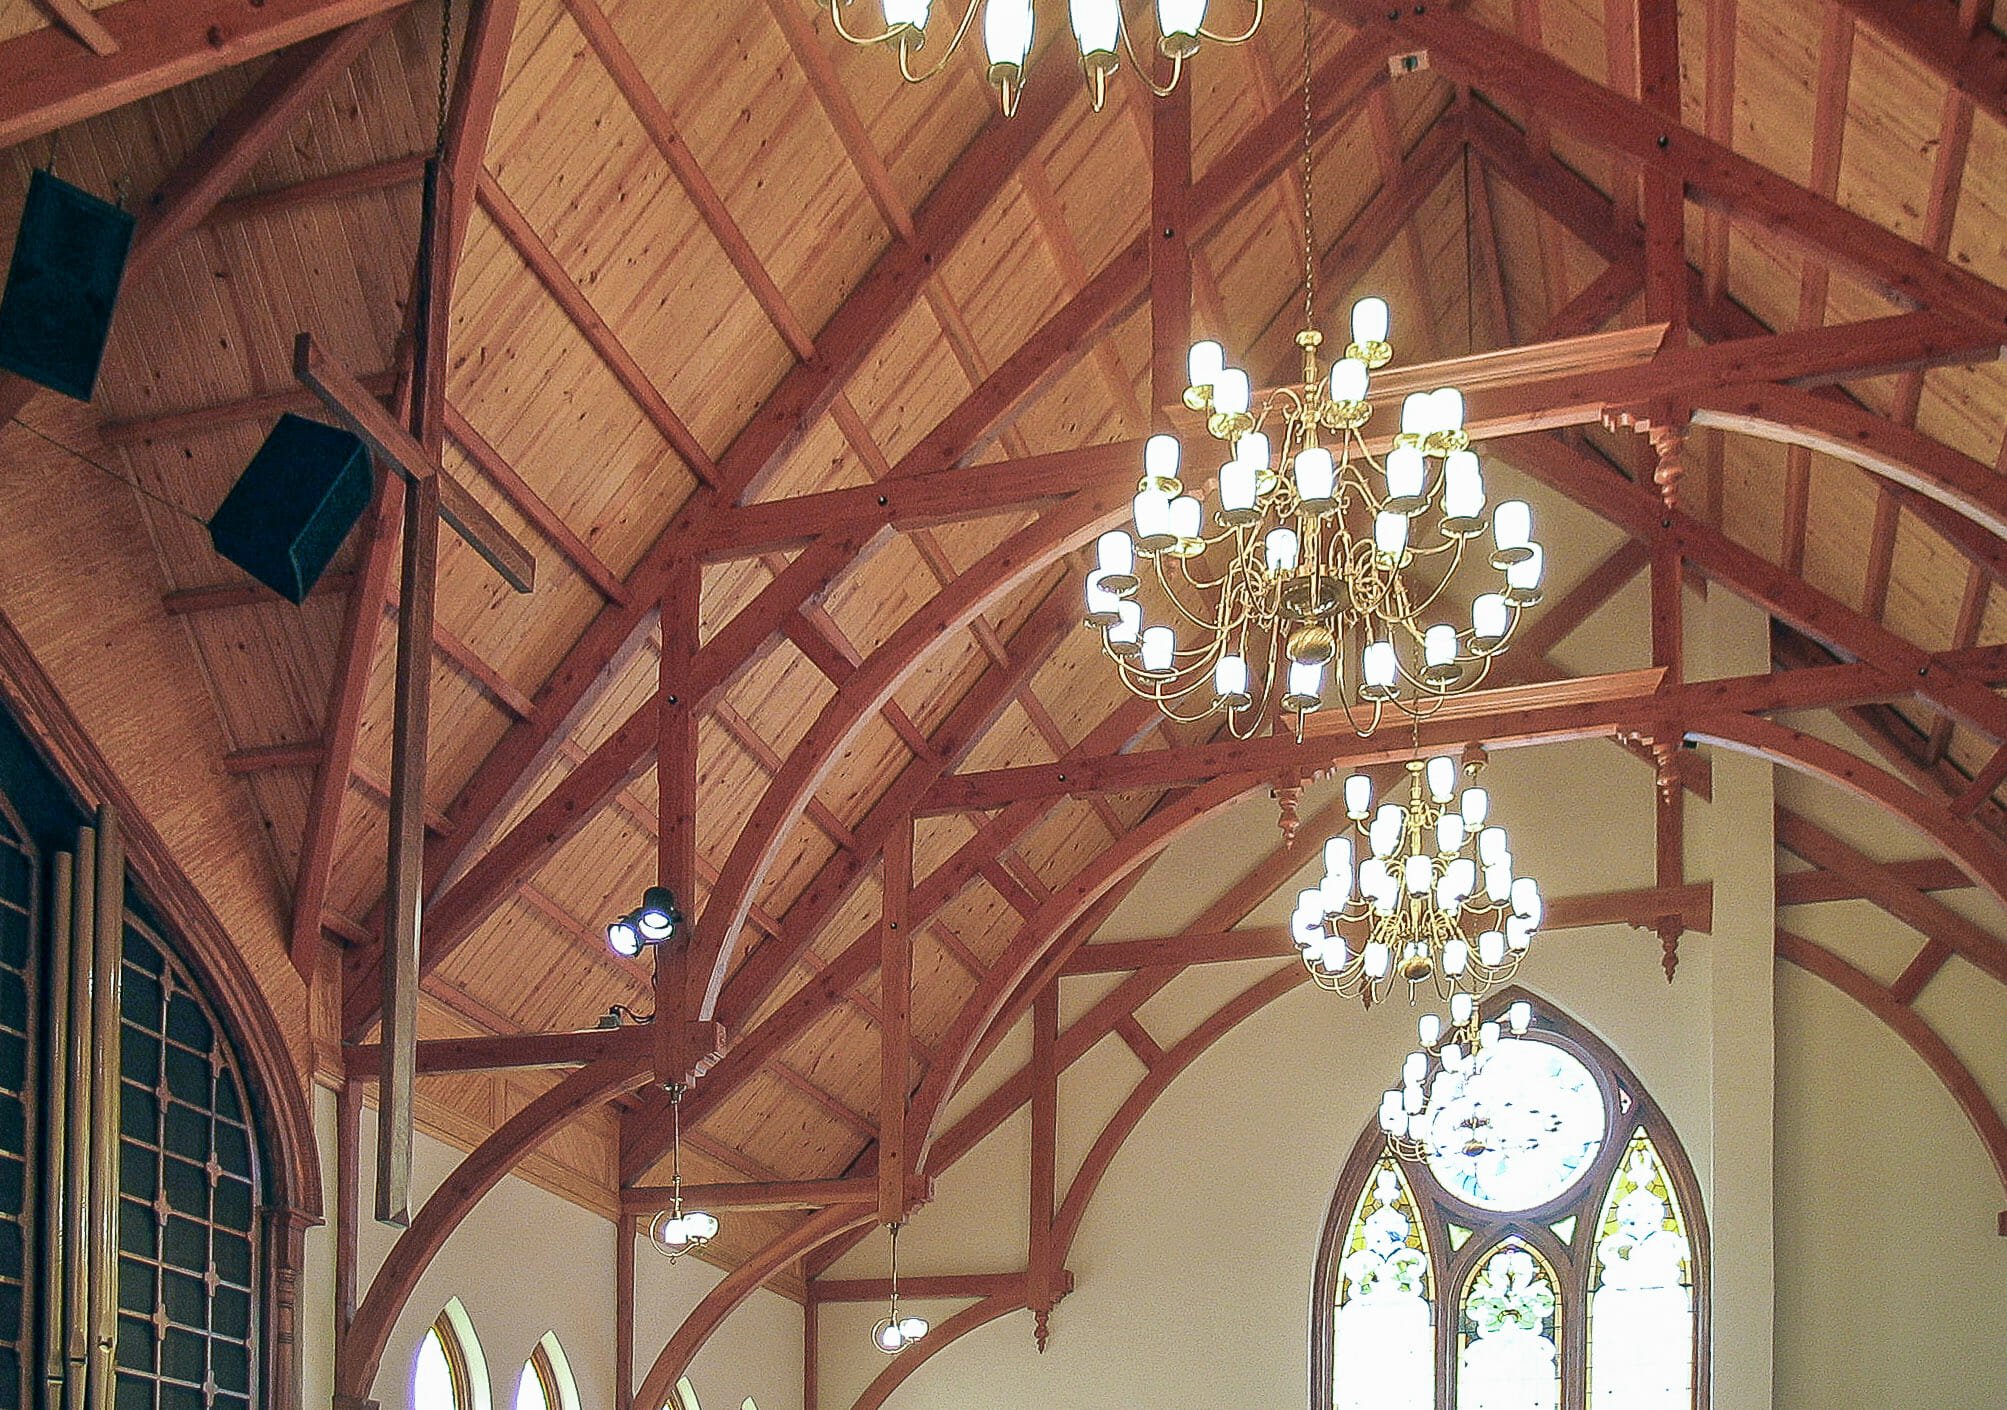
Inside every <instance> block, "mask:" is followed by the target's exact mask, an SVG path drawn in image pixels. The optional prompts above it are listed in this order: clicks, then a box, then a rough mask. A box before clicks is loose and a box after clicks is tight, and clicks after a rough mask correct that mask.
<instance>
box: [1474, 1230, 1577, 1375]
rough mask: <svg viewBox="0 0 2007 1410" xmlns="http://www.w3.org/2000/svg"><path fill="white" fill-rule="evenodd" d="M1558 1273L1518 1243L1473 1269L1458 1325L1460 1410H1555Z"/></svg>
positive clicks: (1558, 1362)
mask: <svg viewBox="0 0 2007 1410" xmlns="http://www.w3.org/2000/svg"><path fill="white" fill-rule="evenodd" d="M1559 1311H1560V1299H1559V1297H1558V1296H1557V1295H1556V1292H1555V1288H1554V1273H1553V1270H1552V1269H1550V1268H1549V1267H1548V1266H1547V1263H1546V1261H1545V1260H1544V1259H1542V1258H1541V1257H1540V1255H1539V1254H1537V1253H1535V1252H1533V1250H1532V1249H1530V1248H1527V1247H1526V1246H1525V1245H1524V1244H1521V1243H1519V1242H1518V1241H1516V1240H1512V1241H1508V1242H1506V1243H1502V1244H1500V1245H1498V1247H1496V1248H1494V1249H1493V1250H1492V1251H1491V1252H1490V1253H1488V1254H1486V1255H1485V1257H1484V1261H1483V1262H1482V1263H1480V1264H1478V1265H1477V1267H1476V1268H1474V1269H1473V1270H1472V1271H1471V1276H1470V1284H1469V1286H1468V1287H1466V1288H1465V1289H1464V1294H1463V1308H1462V1314H1461V1316H1460V1318H1459V1319H1458V1324H1457V1377H1456V1384H1457V1406H1458V1410H1555V1407H1556V1406H1558V1405H1560V1403H1561V1353H1560V1348H1559V1344H1558V1341H1557V1335H1558V1333H1559V1330H1560V1328H1559V1325H1558V1323H1557V1320H1556V1318H1557V1315H1558V1313H1559Z"/></svg>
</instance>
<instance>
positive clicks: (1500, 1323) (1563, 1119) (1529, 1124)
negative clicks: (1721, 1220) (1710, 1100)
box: [1311, 992, 1707, 1410]
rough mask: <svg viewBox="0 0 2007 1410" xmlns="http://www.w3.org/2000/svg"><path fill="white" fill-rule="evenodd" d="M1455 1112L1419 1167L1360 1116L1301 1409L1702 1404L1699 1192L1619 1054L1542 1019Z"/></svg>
mask: <svg viewBox="0 0 2007 1410" xmlns="http://www.w3.org/2000/svg"><path fill="white" fill-rule="evenodd" d="M1515 997H1518V995H1517V994H1516V993H1515V992H1507V993H1504V994H1500V995H1496V996H1494V998H1493V1001H1492V1005H1488V1006H1487V1007H1492V1006H1496V1007H1499V1008H1501V1009H1502V1008H1503V1006H1504V1005H1505V1004H1507V1003H1509V1002H1511V1000H1512V999H1513V998H1515ZM1454 1102H1455V1106H1456V1109H1455V1110H1454V1111H1446V1112H1445V1113H1444V1114H1443V1116H1442V1117H1441V1118H1440V1119H1438V1120H1437V1121H1436V1122H1434V1123H1433V1124H1432V1127H1431V1130H1430V1134H1429V1145H1428V1149H1427V1150H1426V1152H1425V1154H1424V1155H1423V1156H1422V1157H1421V1158H1419V1159H1408V1158H1406V1157H1397V1156H1395V1155H1393V1154H1392V1153H1390V1152H1389V1150H1388V1148H1387V1145H1386V1142H1385V1138H1384V1137H1383V1136H1382V1135H1381V1133H1380V1131H1379V1129H1378V1124H1377V1122H1368V1123H1367V1126H1366V1130H1365V1133H1364V1134H1363V1135H1362V1136H1361V1138H1360V1140H1359V1143H1358V1145H1357V1147H1356V1148H1355V1149H1354V1151H1353V1154H1352V1158H1351V1160H1350V1161H1349V1162H1348V1163H1347V1165H1346V1167H1345V1171H1344V1174H1343V1176H1342V1178H1341V1179H1340V1181H1339V1185H1338V1189H1337V1192H1336V1194H1335V1196H1334V1198H1333V1200H1332V1203H1331V1212H1330V1215H1329V1216H1328V1219H1327V1223H1326V1226H1325V1231H1324V1242H1323V1245H1322V1247H1321V1251H1320V1253H1319V1257H1318V1271H1317V1285H1316V1289H1317V1291H1316V1298H1317V1301H1316V1304H1315V1306H1314V1309H1313V1315H1312V1326H1313V1336H1314V1338H1315V1341H1314V1343H1313V1347H1312V1357H1311V1362H1312V1368H1313V1369H1312V1375H1313V1383H1312V1395H1311V1407H1312V1410H1706V1405H1707V1377H1706V1346H1705V1341H1706V1326H1707V1230H1706V1225H1705V1221H1704V1218H1703V1216H1702V1211H1701V1202H1700V1193H1699V1186H1698V1184H1697V1183H1696V1182H1695V1180H1694V1176H1693V1172H1692V1169H1691V1167H1690V1166H1689V1165H1688V1164H1687V1161H1686V1156H1685V1153H1684V1152H1683V1151H1682V1150H1681V1149H1680V1146H1679V1142H1678V1139H1677V1137H1676V1136H1675V1135H1674V1133H1673V1130H1672V1126H1671V1124H1670V1123H1669V1122H1668V1121H1667V1120H1666V1118H1665V1116H1664V1114H1663V1113H1662V1112H1661V1111H1660V1110H1659V1108H1658V1107H1657V1105H1656V1104H1655V1103H1653V1102H1652V1100H1651V1098H1650V1097H1649V1095H1647V1094H1646V1093H1645V1091H1644V1089H1643V1087H1642V1086H1641V1085H1640V1084H1639V1083H1638V1081H1637V1079H1636V1078H1635V1077H1634V1076H1633V1075H1632V1074H1631V1073H1630V1071H1629V1070H1628V1069H1627V1068H1626V1067H1625V1066H1624V1064H1623V1062H1622V1060H1621V1059H1619V1058H1618V1057H1617V1056H1616V1054H1614V1053H1613V1052H1611V1051H1610V1050H1609V1049H1608V1048H1607V1047H1606V1046H1604V1045H1603V1044H1602V1043H1601V1042H1599V1041H1598V1040H1597V1039H1596V1038H1595V1037H1594V1036H1592V1035H1590V1034H1588V1033H1586V1032H1584V1031H1583V1030H1581V1029H1578V1028H1577V1027H1575V1026H1574V1025H1573V1024H1571V1023H1569V1022H1568V1021H1567V1020H1565V1019H1562V1018H1559V1017H1555V1016H1552V1015H1551V1010H1543V1016H1542V1017H1541V1018H1540V1019H1539V1020H1538V1021H1537V1022H1536V1024H1535V1027H1534V1028H1533V1029H1532V1031H1530V1032H1529V1033H1528V1034H1527V1035H1526V1036H1525V1037H1524V1038H1523V1039H1506V1040H1503V1041H1502V1042H1501V1044H1500V1045H1499V1047H1498V1049H1497V1050H1496V1052H1495V1053H1494V1055H1493V1058H1492V1060H1490V1061H1488V1062H1487V1064H1486V1065H1485V1067H1484V1068H1483V1069H1480V1070H1479V1071H1478V1072H1477V1073H1475V1074H1474V1075H1473V1076H1472V1077H1471V1078H1470V1079H1468V1080H1467V1081H1466V1082H1465V1083H1464V1085H1463V1086H1462V1087H1461V1088H1460V1089H1459V1091H1458V1092H1457V1094H1456V1095H1455V1097H1454Z"/></svg>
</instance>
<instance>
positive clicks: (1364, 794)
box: [1345, 774, 1373, 822]
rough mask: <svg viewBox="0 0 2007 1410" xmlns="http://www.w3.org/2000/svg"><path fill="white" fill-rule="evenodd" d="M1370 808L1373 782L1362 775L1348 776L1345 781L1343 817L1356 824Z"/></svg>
mask: <svg viewBox="0 0 2007 1410" xmlns="http://www.w3.org/2000/svg"><path fill="white" fill-rule="evenodd" d="M1372 808H1373V780H1372V779H1370V778H1368V777H1366V775H1364V774H1351V775H1349V776H1348V777H1347V778H1346V780H1345V816H1346V817H1348V818H1351V819H1352V820H1353V821H1354V822H1358V821H1360V820H1361V819H1363V818H1364V817H1365V816H1366V814H1367V813H1369V812H1371V811H1372Z"/></svg>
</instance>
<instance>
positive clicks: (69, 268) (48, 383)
mask: <svg viewBox="0 0 2007 1410" xmlns="http://www.w3.org/2000/svg"><path fill="white" fill-rule="evenodd" d="M132 227H133V218H132V216H131V214H130V213H128V212H126V211H122V210H120V209H119V208H118V207H117V206H114V205H111V204H109V203H108V202H105V201H100V200H99V199H98V198H97V197H96V196H93V195H92V194H91V193H90V192H88V191H81V190H78V189H77V188H76V187H74V186H72V185H70V184H69V183H68V182H67V181H62V180H59V179H58V178H56V177H54V176H51V175H50V174H49V173H48V172H46V171H39V170H38V171H36V172H34V173H33V174H32V175H31V176H30V177H29V178H28V202H27V204H26V205H25V206H24V207H23V208H22V210H21V230H20V233H19V235H17V236H16V237H15V240H14V259H13V262H12V263H11V264H10V265H8V267H7V291H6V293H5V294H4V295H0V367H4V368H6V369H7V370H8V371H9V372H18V373H19V374H20V375H21V376H23V377H26V378H27V379H28V380H29V381H31V382H39V383H40V384H41V385H42V386H44V387H48V388H50V389H52V390H54V391H58V392H61V393H62V394H63V395H64V396H69V397H75V398H76V399H77V400H78V401H89V400H90V399H91V389H92V388H93V387H94V386H96V385H97V380H98V363H99V361H100V360H101V359H102V358H103V357H104V353H105V339H106V338H108V337H110V336H111V321H112V308H113V306H114V305H115V304H117V302H118V286H119V281H120V280H121V279H122V278H124V277H125V257H126V253H127V251H128V250H129V249H130V248H131V247H132Z"/></svg>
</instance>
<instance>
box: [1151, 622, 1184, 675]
mask: <svg viewBox="0 0 2007 1410" xmlns="http://www.w3.org/2000/svg"><path fill="white" fill-rule="evenodd" d="M1176 650H1177V638H1176V636H1175V635H1173V633H1172V631H1171V629H1170V628H1169V627H1150V628H1147V629H1146V630H1145V631H1144V632H1143V669H1144V670H1146V671H1148V672H1150V673H1151V674H1152V675H1167V674H1169V672H1170V669H1171V662H1172V658H1173V656H1174V655H1175V654H1176Z"/></svg>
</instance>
